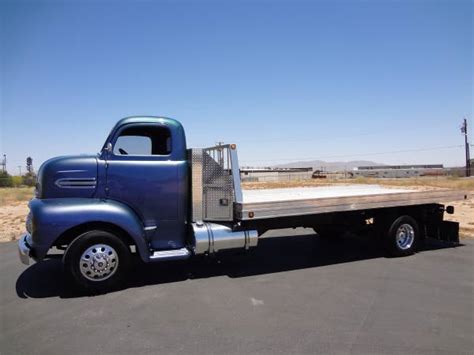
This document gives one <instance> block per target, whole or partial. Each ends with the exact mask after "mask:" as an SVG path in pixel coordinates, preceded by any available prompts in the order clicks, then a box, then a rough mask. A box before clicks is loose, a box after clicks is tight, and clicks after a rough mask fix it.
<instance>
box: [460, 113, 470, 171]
mask: <svg viewBox="0 0 474 355" xmlns="http://www.w3.org/2000/svg"><path fill="white" fill-rule="evenodd" d="M461 132H462V133H464V145H465V147H466V176H471V158H470V154H469V141H468V139H467V119H466V118H464V121H463V125H462V126H461Z"/></svg>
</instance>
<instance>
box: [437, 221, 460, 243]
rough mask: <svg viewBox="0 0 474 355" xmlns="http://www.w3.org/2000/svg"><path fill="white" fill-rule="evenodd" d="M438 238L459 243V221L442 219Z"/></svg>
mask: <svg viewBox="0 0 474 355" xmlns="http://www.w3.org/2000/svg"><path fill="white" fill-rule="evenodd" d="M438 235H439V238H438V239H440V240H444V241H446V242H452V243H459V223H458V222H451V221H443V222H442V223H441V225H440V227H439V233H438Z"/></svg>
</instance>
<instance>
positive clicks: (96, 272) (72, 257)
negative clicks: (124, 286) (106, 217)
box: [63, 230, 131, 292]
mask: <svg viewBox="0 0 474 355" xmlns="http://www.w3.org/2000/svg"><path fill="white" fill-rule="evenodd" d="M63 263H64V268H65V271H66V272H67V273H68V274H70V275H71V276H72V278H73V279H74V281H75V282H76V283H77V284H78V285H79V286H81V287H83V288H85V289H88V290H91V291H98V292H101V291H107V290H111V289H113V288H115V287H116V286H118V285H119V284H120V282H122V281H123V279H124V278H125V276H126V274H127V272H128V270H129V268H130V263H131V253H130V249H129V248H128V246H127V245H126V244H125V243H124V242H123V241H122V240H121V239H120V238H119V237H117V236H116V235H114V234H112V233H110V232H106V231H101V230H94V231H89V232H86V233H84V234H82V235H80V236H79V237H77V238H76V239H75V240H74V241H73V242H72V243H71V244H70V245H69V246H68V248H67V249H66V252H65V253H64V257H63Z"/></svg>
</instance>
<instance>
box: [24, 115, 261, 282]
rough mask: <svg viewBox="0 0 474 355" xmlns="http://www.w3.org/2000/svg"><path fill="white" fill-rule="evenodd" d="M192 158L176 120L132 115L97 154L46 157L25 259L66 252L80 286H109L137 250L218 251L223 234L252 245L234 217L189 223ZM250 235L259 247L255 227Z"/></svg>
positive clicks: (182, 254) (170, 254)
mask: <svg viewBox="0 0 474 355" xmlns="http://www.w3.org/2000/svg"><path fill="white" fill-rule="evenodd" d="M222 149H224V148H222ZM191 156H193V154H192V151H188V150H187V147H186V137H185V134H184V129H183V127H182V125H181V124H180V123H179V122H178V121H176V120H174V119H171V118H164V117H129V118H124V119H122V120H120V121H119V122H118V123H117V124H116V125H115V127H114V128H113V129H112V131H111V132H110V134H109V136H108V137H107V139H106V141H105V143H104V145H103V147H102V150H101V152H100V153H99V154H97V155H91V156H65V157H57V158H53V159H50V160H48V161H46V162H45V163H44V164H43V165H42V166H41V168H40V169H39V172H38V178H37V185H36V191H35V198H34V199H32V200H31V201H30V203H29V207H30V213H29V215H28V218H27V233H26V234H25V235H24V236H23V237H22V238H21V240H20V243H19V248H20V255H21V256H22V261H23V262H25V263H27V262H29V258H30V257H32V258H33V259H35V260H37V261H41V260H43V259H45V258H47V257H48V252H49V251H50V250H51V249H52V248H56V249H60V250H64V256H63V262H64V264H65V266H66V270H67V271H69V273H70V274H71V275H72V276H73V278H74V279H75V280H76V281H77V282H78V283H79V284H80V285H82V286H84V287H86V288H92V289H102V288H105V289H108V288H110V287H111V286H112V285H115V284H117V283H118V282H119V279H120V278H121V277H119V275H121V274H124V273H125V272H120V273H119V272H118V271H119V269H122V270H120V271H125V269H128V268H129V267H130V257H131V255H130V254H131V251H132V250H134V251H135V252H136V254H138V255H139V256H140V258H141V259H142V261H144V262H154V261H164V260H170V259H173V260H174V259H186V258H188V257H190V256H191V255H194V254H206V253H209V252H213V251H214V249H212V248H210V246H211V244H212V245H213V243H214V240H219V238H221V240H227V241H230V242H229V243H227V242H225V243H223V244H222V243H221V244H220V247H221V248H226V244H227V246H228V247H230V248H232V247H233V245H235V241H233V240H232V239H235V238H237V240H243V247H249V246H250V243H249V242H246V240H247V239H248V235H249V232H248V231H245V232H239V231H236V230H235V226H234V225H233V223H232V220H230V219H228V220H227V221H221V222H224V224H220V225H217V224H212V225H211V224H209V223H207V224H205V223H204V221H203V220H202V217H201V218H194V219H193V220H191V219H192V211H190V205H191V203H192V201H191V193H190V190H191V178H190V176H191V166H190V159H189V158H190V157H191ZM194 156H196V153H195V154H194ZM231 193H232V194H233V191H231ZM201 210H202V209H201ZM216 218H217V219H219V217H218V216H217V217H216ZM210 219H212V217H211V218H210ZM213 231H214V234H216V236H214V235H212V233H213ZM211 236H212V242H210V238H211ZM219 236H220V237H219ZM252 237H253V238H252V244H255V243H256V242H255V241H256V234H255V232H253V233H252ZM240 244H242V243H240ZM240 244H239V243H237V246H240ZM211 249H212V250H211ZM112 260H113V261H112Z"/></svg>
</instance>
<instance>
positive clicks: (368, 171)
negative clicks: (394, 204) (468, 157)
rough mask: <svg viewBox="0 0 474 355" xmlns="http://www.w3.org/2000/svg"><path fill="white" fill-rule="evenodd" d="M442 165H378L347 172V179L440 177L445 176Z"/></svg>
mask: <svg viewBox="0 0 474 355" xmlns="http://www.w3.org/2000/svg"><path fill="white" fill-rule="evenodd" d="M445 173H446V172H445V169H444V166H443V165H442V164H428V165H378V166H360V167H357V168H355V169H354V170H352V171H349V172H347V176H348V177H349V178H355V177H359V176H361V177H375V178H392V179H393V178H404V177H416V176H442V175H445Z"/></svg>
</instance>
